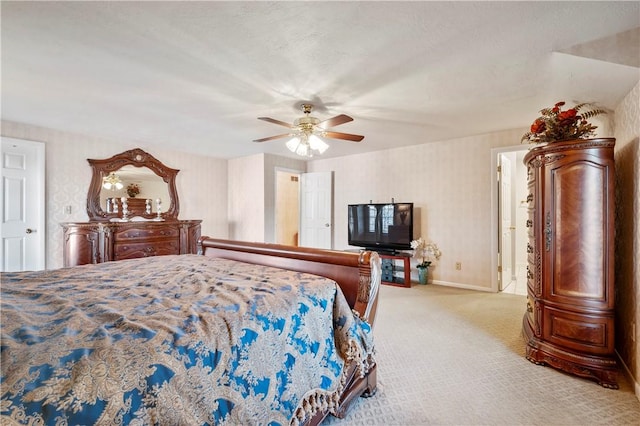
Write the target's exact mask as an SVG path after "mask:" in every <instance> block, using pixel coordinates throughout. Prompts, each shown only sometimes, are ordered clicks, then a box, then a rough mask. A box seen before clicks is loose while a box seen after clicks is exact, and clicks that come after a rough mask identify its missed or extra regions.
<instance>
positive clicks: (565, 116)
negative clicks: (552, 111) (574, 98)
mask: <svg viewBox="0 0 640 426" xmlns="http://www.w3.org/2000/svg"><path fill="white" fill-rule="evenodd" d="M577 114H578V111H576V110H575V109H574V108H571V109H568V110H566V111H562V112H561V113H560V114H558V120H560V121H565V120H572V119H574V118H575V116H576V115H577Z"/></svg>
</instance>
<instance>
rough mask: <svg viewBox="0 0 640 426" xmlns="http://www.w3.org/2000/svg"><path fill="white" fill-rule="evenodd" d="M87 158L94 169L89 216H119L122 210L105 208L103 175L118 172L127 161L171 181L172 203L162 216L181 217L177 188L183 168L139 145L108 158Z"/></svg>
mask: <svg viewBox="0 0 640 426" xmlns="http://www.w3.org/2000/svg"><path fill="white" fill-rule="evenodd" d="M87 161H88V162H89V164H90V165H91V168H92V169H93V176H92V178H91V184H90V185H89V193H88V194H87V214H88V215H89V220H92V221H100V222H105V221H109V220H111V219H115V218H118V217H119V213H107V212H105V211H104V210H103V209H102V206H101V203H100V191H101V189H102V182H103V179H104V178H105V177H106V176H108V175H109V173H111V172H116V171H118V170H120V169H121V168H122V167H124V166H127V165H132V166H135V167H147V168H149V169H150V170H151V171H153V172H154V173H155V174H156V175H158V176H159V177H161V178H162V180H163V181H165V182H166V183H167V189H168V192H169V198H170V202H169V207H168V208H167V209H166V210H165V211H163V212H161V216H162V218H163V219H164V220H177V219H178V212H179V211H180V207H179V205H180V204H179V202H178V191H177V189H176V175H177V174H178V172H179V171H180V170H178V169H172V168H170V167H167V166H165V165H164V164H162V163H161V162H160V161H158V160H157V159H156V158H154V157H153V156H152V155H151V154H149V153H147V152H144V151H143V150H141V149H139V148H136V149H131V150H129V151H125V152H123V153H121V154H116V155H114V156H113V157H111V158H107V159H104V160H95V159H87ZM163 209H164V205H163ZM140 216H142V217H144V218H147V219H151V218H155V217H156V216H157V214H156V213H153V214H146V213H143V214H140Z"/></svg>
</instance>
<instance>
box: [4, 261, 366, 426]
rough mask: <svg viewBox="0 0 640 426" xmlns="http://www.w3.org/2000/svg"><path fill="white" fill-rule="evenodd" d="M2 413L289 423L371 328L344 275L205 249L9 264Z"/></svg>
mask: <svg viewBox="0 0 640 426" xmlns="http://www.w3.org/2000/svg"><path fill="white" fill-rule="evenodd" d="M1 309H2V323H1V330H2V342H1V348H0V349H1V354H2V359H1V361H2V379H1V387H2V400H1V401H0V403H1V405H0V416H1V417H0V420H1V422H0V423H2V424H13V423H15V424H49V425H76V424H82V425H91V424H100V425H116V424H131V425H148V424H162V425H202V424H220V425H240V424H242V425H247V424H260V425H284V424H297V423H298V422H301V421H303V420H304V419H305V418H306V417H307V416H310V415H312V414H313V413H314V412H315V411H316V410H317V409H319V408H327V407H328V408H330V409H331V408H332V407H334V406H335V404H336V403H337V398H338V396H339V392H340V391H341V390H342V388H343V387H344V384H345V375H346V373H345V370H346V367H347V365H348V364H350V363H356V368H357V371H358V373H359V374H364V373H366V372H367V371H368V368H369V366H370V365H372V363H373V358H372V357H373V343H372V337H371V330H370V328H369V326H368V324H367V323H365V322H363V321H361V320H360V319H359V318H358V317H357V315H356V314H354V313H353V312H352V311H351V309H350V308H349V306H348V304H347V302H346V300H345V298H344V296H343V294H342V292H341V291H340V289H339V288H338V286H337V285H336V284H335V282H333V281H331V280H329V279H327V278H323V277H318V276H315V275H310V274H302V273H296V272H291V271H285V270H281V269H276V268H271V267H264V266H256V265H250V264H246V263H241V262H235V261H230V260H223V259H213V258H210V257H205V256H197V255H180V256H159V257H151V258H145V259H133V260H125V261H119V262H109V263H104V264H101V265H84V266H79V267H75V268H64V269H58V270H50V271H40V272H19V273H3V275H2V299H1Z"/></svg>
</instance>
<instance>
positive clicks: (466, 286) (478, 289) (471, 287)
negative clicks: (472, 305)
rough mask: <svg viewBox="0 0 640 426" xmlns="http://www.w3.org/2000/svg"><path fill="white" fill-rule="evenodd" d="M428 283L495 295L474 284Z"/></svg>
mask: <svg viewBox="0 0 640 426" xmlns="http://www.w3.org/2000/svg"><path fill="white" fill-rule="evenodd" d="M429 283H430V284H437V285H443V286H447V287H456V288H464V289H466V290H476V291H486V292H489V293H495V291H493V290H492V289H491V288H489V287H479V286H477V285H474V284H464V283H454V282H451V281H442V280H431V281H429Z"/></svg>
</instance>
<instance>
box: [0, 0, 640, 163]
mask: <svg viewBox="0 0 640 426" xmlns="http://www.w3.org/2000/svg"><path fill="white" fill-rule="evenodd" d="M1 15H2V22H1V24H2V27H1V36H2V51H1V54H2V56H1V60H2V119H3V120H9V121H16V122H21V123H27V124H33V125H37V126H43V127H48V128H53V129H57V130H62V131H68V132H73V133H79V134H84V135H88V136H92V137H100V138H108V139H113V140H121V141H123V142H130V143H131V145H132V147H134V146H137V145H145V146H154V145H158V146H162V147H164V148H168V149H176V150H183V151H188V152H194V153H199V154H205V155H211V156H215V157H224V158H233V157H237V156H245V155H250V154H255V153H259V152H268V153H274V154H280V155H289V152H288V151H287V150H286V148H285V146H284V143H285V142H286V139H278V140H273V141H269V142H265V143H262V144H258V143H254V142H252V140H253V139H257V138H262V137H266V136H272V135H276V134H280V133H284V132H286V129H285V128H283V127H280V126H276V125H273V124H270V123H266V122H263V121H259V120H257V119H256V118H257V117H259V116H268V117H273V118H275V119H278V120H282V121H286V122H292V121H293V120H294V119H295V118H298V117H299V116H301V115H302V114H301V113H300V110H299V106H300V103H301V102H302V101H311V102H312V103H314V104H315V105H316V108H315V111H314V114H313V115H314V116H316V117H318V118H320V119H321V120H322V119H326V118H329V117H332V116H334V115H337V114H342V113H344V114H348V115H350V116H352V117H353V118H354V119H355V120H354V121H353V122H351V123H347V124H344V125H341V126H338V127H335V128H334V130H336V131H340V132H346V133H356V134H362V135H365V139H364V140H363V141H362V142H360V143H354V142H348V141H341V140H331V139H329V140H328V142H329V144H330V145H331V147H330V149H329V150H328V151H327V152H326V153H325V154H324V157H330V156H338V155H348V154H354V153H361V152H366V151H372V150H379V149H385V148H388V147H398V146H405V145H411V144H420V143H426V142H430V141H439V140H446V139H452V138H457V137H464V136H470V135H476V134H482V133H487V132H492V131H498V130H504V129H512V128H524V127H527V126H528V125H529V124H530V123H531V121H532V120H533V119H534V118H535V117H536V116H537V112H538V110H540V109H541V108H542V107H546V106H550V105H552V104H553V103H555V102H556V101H558V100H566V101H568V102H571V101H580V102H584V101H595V102H598V103H599V104H600V105H602V106H604V107H607V108H614V107H615V106H616V105H617V103H618V102H620V100H622V98H623V97H624V96H625V95H626V94H627V93H628V92H629V91H630V90H631V89H632V88H633V87H634V86H635V85H636V84H637V83H638V81H639V80H640V68H638V67H639V66H640V43H639V41H638V40H639V34H640V29H639V28H640V2H637V1H635V2H576V1H570V2H484V1H482V2H7V1H2V3H1ZM283 130H284V132H283ZM518 142H519V141H514V144H517V143H518Z"/></svg>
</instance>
